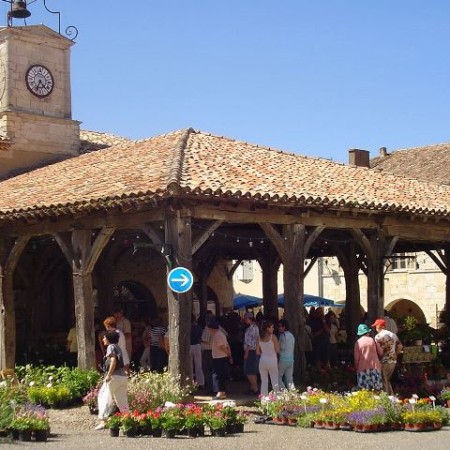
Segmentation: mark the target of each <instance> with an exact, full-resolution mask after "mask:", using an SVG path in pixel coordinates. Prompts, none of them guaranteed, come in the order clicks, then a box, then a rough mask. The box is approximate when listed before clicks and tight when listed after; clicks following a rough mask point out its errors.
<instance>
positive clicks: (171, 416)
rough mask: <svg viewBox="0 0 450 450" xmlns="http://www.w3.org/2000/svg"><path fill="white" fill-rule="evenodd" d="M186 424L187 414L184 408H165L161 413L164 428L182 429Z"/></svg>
mask: <svg viewBox="0 0 450 450" xmlns="http://www.w3.org/2000/svg"><path fill="white" fill-rule="evenodd" d="M184 424H185V416H184V414H183V411H182V409H180V408H177V407H173V408H165V409H164V410H163V411H162V413H161V427H162V429H163V430H182V429H183V428H184Z"/></svg>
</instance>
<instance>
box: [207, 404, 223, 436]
mask: <svg viewBox="0 0 450 450" xmlns="http://www.w3.org/2000/svg"><path fill="white" fill-rule="evenodd" d="M207 421H208V425H209V427H210V428H211V434H212V435H213V436H218V437H223V436H225V430H226V425H227V419H226V417H225V416H224V415H223V414H222V411H220V410H216V411H213V412H211V414H209V415H208V418H207Z"/></svg>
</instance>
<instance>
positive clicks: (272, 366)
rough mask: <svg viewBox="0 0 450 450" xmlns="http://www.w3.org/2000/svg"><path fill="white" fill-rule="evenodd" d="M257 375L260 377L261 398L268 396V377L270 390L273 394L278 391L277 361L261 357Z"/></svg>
mask: <svg viewBox="0 0 450 450" xmlns="http://www.w3.org/2000/svg"><path fill="white" fill-rule="evenodd" d="M259 374H260V375H261V397H267V396H268V395H269V376H270V382H271V383H272V389H273V390H274V391H275V392H278V391H279V390H280V388H279V385H278V361H277V360H276V359H272V358H270V359H269V358H264V357H263V356H261V358H260V360H259Z"/></svg>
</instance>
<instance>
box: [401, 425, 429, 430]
mask: <svg viewBox="0 0 450 450" xmlns="http://www.w3.org/2000/svg"><path fill="white" fill-rule="evenodd" d="M425 429H426V427H425V424H424V423H405V431H423V430H425Z"/></svg>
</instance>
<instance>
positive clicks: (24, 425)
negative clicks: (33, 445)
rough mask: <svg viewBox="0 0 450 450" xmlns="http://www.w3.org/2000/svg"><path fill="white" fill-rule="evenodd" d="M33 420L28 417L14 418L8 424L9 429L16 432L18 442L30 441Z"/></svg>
mask: <svg viewBox="0 0 450 450" xmlns="http://www.w3.org/2000/svg"><path fill="white" fill-rule="evenodd" d="M32 426H33V419H32V418H31V417H30V416H28V415H23V416H16V417H15V418H14V419H13V420H12V421H11V423H10V426H9V428H10V429H11V430H12V431H13V432H16V433H17V435H18V439H19V440H20V441H31V435H32V433H33V428H32Z"/></svg>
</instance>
